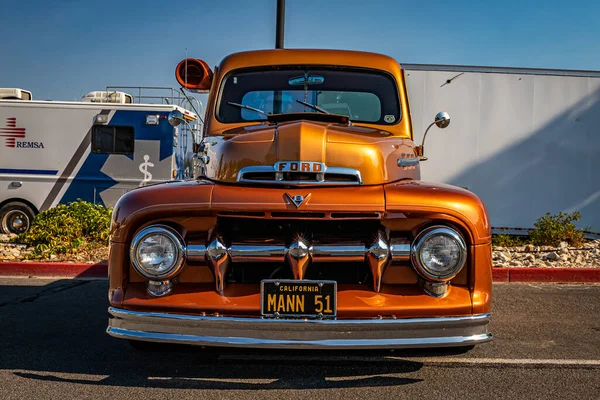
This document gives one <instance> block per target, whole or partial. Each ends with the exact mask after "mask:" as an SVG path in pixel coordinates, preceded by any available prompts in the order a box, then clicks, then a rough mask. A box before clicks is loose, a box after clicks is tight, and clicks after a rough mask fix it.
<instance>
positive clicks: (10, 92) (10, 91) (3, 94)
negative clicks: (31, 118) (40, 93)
mask: <svg viewBox="0 0 600 400" xmlns="http://www.w3.org/2000/svg"><path fill="white" fill-rule="evenodd" d="M32 98H33V96H32V95H31V92H30V91H29V90H23V89H17V88H0V100H31V99H32Z"/></svg>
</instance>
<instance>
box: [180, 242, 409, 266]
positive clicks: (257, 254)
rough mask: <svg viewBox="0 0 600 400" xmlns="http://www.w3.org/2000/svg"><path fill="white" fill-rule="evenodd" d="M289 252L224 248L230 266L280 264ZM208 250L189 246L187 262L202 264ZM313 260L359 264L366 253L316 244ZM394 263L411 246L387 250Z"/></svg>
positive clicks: (272, 247)
mask: <svg viewBox="0 0 600 400" xmlns="http://www.w3.org/2000/svg"><path fill="white" fill-rule="evenodd" d="M289 250H290V249H289V248H288V247H286V246H285V245H261V244H242V243H233V244H232V245H231V246H230V247H229V248H227V253H228V254H229V257H231V261H232V262H283V261H284V260H285V256H286V254H287V253H288V251H289ZM206 251H207V248H206V246H204V245H201V244H197V243H193V244H188V246H187V253H186V258H187V260H188V261H189V262H193V263H205V262H206V258H205V255H206ZM308 251H309V253H310V254H311V257H312V260H313V261H316V262H340V261H348V262H359V261H364V260H365V255H366V254H367V252H368V249H367V247H366V245H364V244H363V245H360V244H348V245H335V244H316V245H313V246H310V247H309V250H308ZM390 251H391V255H392V260H393V261H394V262H405V261H408V260H409V259H410V244H405V243H397V244H394V241H393V240H392V245H391V248H390Z"/></svg>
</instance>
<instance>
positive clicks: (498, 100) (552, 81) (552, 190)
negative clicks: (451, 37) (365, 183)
mask: <svg viewBox="0 0 600 400" xmlns="http://www.w3.org/2000/svg"><path fill="white" fill-rule="evenodd" d="M401 65H402V67H403V68H404V69H405V76H406V80H407V86H408V93H409V97H410V105H411V114H412V121H413V126H414V131H415V141H416V142H419V143H420V141H421V139H422V135H423V132H424V130H425V129H426V128H427V125H429V123H430V122H431V121H432V120H433V117H434V115H435V114H436V113H437V112H438V111H447V112H448V113H449V114H450V116H451V124H450V126H449V127H448V128H447V129H445V130H443V131H435V130H432V132H430V133H429V135H428V138H427V142H426V143H425V154H426V156H427V157H428V158H429V160H428V161H425V162H423V163H421V171H422V178H423V179H424V180H430V181H435V182H445V183H450V184H453V185H457V186H462V187H465V188H467V189H469V190H471V191H472V192H474V193H476V194H477V195H478V196H479V197H481V199H482V200H483V201H484V202H485V204H486V206H487V208H488V211H489V215H490V220H491V223H492V226H493V227H497V228H500V227H502V228H531V227H532V226H533V223H534V221H535V220H536V219H537V218H538V217H540V216H542V215H543V214H545V213H546V212H550V213H556V212H559V211H563V212H572V211H580V212H581V216H582V219H581V221H579V226H580V227H582V228H586V227H589V228H591V230H593V231H596V232H598V231H600V121H599V116H600V71H567V70H542V69H522V68H495V67H469V66H447V65H415V64H401Z"/></svg>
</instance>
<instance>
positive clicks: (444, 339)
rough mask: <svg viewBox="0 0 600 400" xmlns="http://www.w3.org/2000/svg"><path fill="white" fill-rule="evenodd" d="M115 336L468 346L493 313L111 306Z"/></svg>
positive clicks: (216, 342) (277, 344)
mask: <svg viewBox="0 0 600 400" xmlns="http://www.w3.org/2000/svg"><path fill="white" fill-rule="evenodd" d="M108 311H109V313H110V314H111V316H112V317H113V318H111V319H110V320H109V326H108V329H107V333H108V334H109V335H111V336H114V337H118V338H124V339H133V340H142V341H156V342H166V343H187V344H194V345H202V346H232V347H259V348H297V349H301V348H321V349H326V348H365V349H366V348H410V347H440V346H466V345H472V344H478V343H483V342H487V341H489V340H491V339H492V335H491V333H490V332H489V329H488V328H489V322H490V317H491V315H490V314H479V315H474V316H463V317H438V318H407V319H359V320H340V319H331V320H330V319H327V320H280V319H269V318H264V319H263V318H231V317H211V316H204V317H202V316H192V315H181V314H167V313H155V312H138V311H128V310H123V309H117V308H114V307H110V308H109V309H108Z"/></svg>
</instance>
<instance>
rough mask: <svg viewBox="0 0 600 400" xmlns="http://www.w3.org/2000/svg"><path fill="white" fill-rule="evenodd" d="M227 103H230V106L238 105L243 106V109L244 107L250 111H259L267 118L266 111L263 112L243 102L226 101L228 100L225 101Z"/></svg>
mask: <svg viewBox="0 0 600 400" xmlns="http://www.w3.org/2000/svg"><path fill="white" fill-rule="evenodd" d="M227 104H229V105H231V106H236V107H239V108H244V109H246V110H250V111H254V112H257V113H259V114H262V115H265V116H266V117H267V118H268V117H269V114H267V113H266V112H264V111H263V110H259V109H258V108H254V107H250V106H247V105H245V104H240V103H234V102H232V101H228V102H227Z"/></svg>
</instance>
